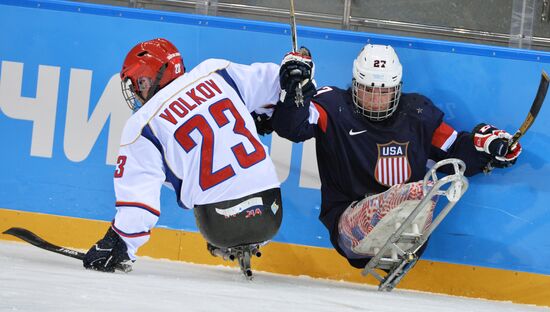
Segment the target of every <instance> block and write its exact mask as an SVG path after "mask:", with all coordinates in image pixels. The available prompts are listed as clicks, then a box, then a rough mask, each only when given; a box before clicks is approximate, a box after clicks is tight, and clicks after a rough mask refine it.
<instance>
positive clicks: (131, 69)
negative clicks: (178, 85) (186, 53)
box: [120, 38, 185, 111]
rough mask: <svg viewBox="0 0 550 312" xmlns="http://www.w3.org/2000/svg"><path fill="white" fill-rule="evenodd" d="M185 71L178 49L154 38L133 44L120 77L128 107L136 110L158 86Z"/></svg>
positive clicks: (163, 84) (163, 85)
mask: <svg viewBox="0 0 550 312" xmlns="http://www.w3.org/2000/svg"><path fill="white" fill-rule="evenodd" d="M184 73H185V66H184V65H183V60H182V58H181V55H180V53H179V51H178V49H177V48H176V47H175V46H174V45H173V44H172V43H171V42H170V41H168V40H166V39H162V38H158V39H153V40H148V41H145V42H141V43H139V44H137V45H136V46H135V47H133V48H132V50H130V52H128V55H126V59H125V60H124V64H122V70H121V71H120V79H121V86H122V94H123V95H124V99H125V100H126V103H128V106H129V107H130V108H131V109H132V110H133V111H137V110H138V109H139V108H140V107H141V106H143V104H145V102H147V101H148V100H149V99H150V98H151V97H153V95H155V94H156V93H157V92H158V91H159V90H160V89H162V88H164V87H165V86H166V85H167V84H169V83H170V82H171V81H172V80H174V79H176V78H178V77H179V76H181V75H183V74H184Z"/></svg>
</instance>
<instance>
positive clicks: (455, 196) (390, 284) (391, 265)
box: [361, 158, 469, 291]
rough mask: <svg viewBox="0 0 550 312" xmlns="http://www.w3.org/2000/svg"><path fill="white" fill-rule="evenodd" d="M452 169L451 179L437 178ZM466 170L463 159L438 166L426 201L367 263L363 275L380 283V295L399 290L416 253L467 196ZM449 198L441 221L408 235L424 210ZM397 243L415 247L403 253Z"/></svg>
mask: <svg viewBox="0 0 550 312" xmlns="http://www.w3.org/2000/svg"><path fill="white" fill-rule="evenodd" d="M445 165H452V166H453V169H454V174H451V175H447V176H445V177H443V178H438V177H437V169H438V168H440V167H442V166H445ZM465 170H466V164H464V162H463V161H462V160H460V159H456V158H449V159H445V160H442V161H440V162H438V163H436V164H435V165H434V166H433V167H432V168H431V169H430V170H429V171H428V172H427V173H426V175H425V176H424V184H423V192H424V194H426V195H425V196H424V198H423V199H422V200H421V201H420V203H418V205H417V206H416V208H414V210H413V211H412V213H411V214H410V215H409V216H408V217H407V218H406V219H405V221H403V223H402V224H401V226H399V228H398V229H397V230H396V231H395V232H394V233H393V234H392V235H391V236H390V238H389V239H388V240H387V241H386V243H385V244H384V246H383V247H382V248H380V250H379V251H378V252H377V253H376V254H375V255H374V257H373V258H371V260H370V261H369V262H368V263H367V265H366V266H365V268H364V269H363V271H362V272H361V274H362V275H363V276H368V275H369V274H372V276H374V277H375V278H376V279H377V280H378V281H379V282H380V284H379V286H378V290H379V291H392V290H393V288H395V286H397V284H398V283H399V282H400V281H401V279H402V278H403V277H404V276H405V274H406V273H407V272H408V271H409V270H410V269H412V268H413V267H414V265H415V264H416V262H417V261H418V256H417V255H416V252H418V250H419V249H420V248H421V247H422V246H423V245H424V243H425V242H426V241H427V240H428V238H429V237H430V235H431V234H432V232H433V231H434V230H435V229H436V228H437V226H438V225H439V224H440V223H441V221H443V219H444V218H445V217H446V216H447V214H448V213H449V212H450V211H451V209H452V208H453V207H454V205H455V204H456V203H457V202H458V200H459V199H460V198H461V197H462V195H464V193H465V192H466V190H467V189H468V186H469V184H468V179H466V177H464V171H465ZM430 180H431V181H433V187H432V189H431V190H429V191H428V192H426V191H427V188H428V182H429V181H430ZM449 183H450V186H449V187H448V188H447V189H446V190H442V189H441V188H442V187H443V186H444V185H446V184H449ZM440 195H445V197H446V198H447V200H448V203H447V204H446V205H445V207H444V208H443V209H442V210H441V212H440V213H439V214H438V215H437V217H436V218H435V219H434V220H433V222H432V223H431V224H430V226H429V227H428V229H427V230H426V231H425V232H424V233H421V234H414V233H405V230H406V228H407V227H410V225H411V223H412V222H413V220H414V218H416V216H417V215H418V214H419V213H420V212H421V211H422V208H424V207H427V204H428V202H429V201H430V200H431V199H432V198H433V197H434V196H440ZM397 243H413V246H412V247H411V248H409V249H408V250H402V249H401V248H400V247H399V246H398V245H397ZM389 251H390V252H391V251H394V252H396V253H397V258H393V257H392V258H384V255H385V254H387V252H389ZM375 269H383V270H386V272H388V274H387V275H386V276H385V277H382V276H380V274H378V273H377V272H376V271H375Z"/></svg>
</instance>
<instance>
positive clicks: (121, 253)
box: [82, 228, 132, 272]
mask: <svg viewBox="0 0 550 312" xmlns="http://www.w3.org/2000/svg"><path fill="white" fill-rule="evenodd" d="M82 262H83V264H84V267H85V268H86V269H92V270H97V271H102V272H114V271H115V269H119V270H122V271H125V272H129V271H131V270H132V269H131V268H132V265H131V261H130V258H129V257H128V253H127V247H126V243H125V242H124V241H123V240H122V238H120V236H118V234H117V233H116V232H115V231H114V230H113V229H112V228H109V230H108V231H107V233H106V234H105V236H104V237H103V238H102V239H100V240H99V241H98V242H97V243H96V244H95V245H93V246H92V248H90V250H88V252H87V253H86V255H85V256H84V259H83V260H82Z"/></svg>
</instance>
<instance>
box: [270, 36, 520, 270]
mask: <svg viewBox="0 0 550 312" xmlns="http://www.w3.org/2000/svg"><path fill="white" fill-rule="evenodd" d="M304 54H307V53H304ZM312 67H313V63H312V61H311V59H310V58H309V57H305V58H304V59H300V55H296V57H295V60H294V62H292V63H287V64H283V65H282V66H281V86H282V88H283V89H284V92H283V96H282V99H281V101H282V102H279V103H278V104H277V107H276V109H275V113H274V114H273V118H272V121H273V127H274V129H275V131H276V132H277V134H279V135H280V136H282V137H285V138H287V139H289V140H292V141H294V142H300V141H304V140H307V139H310V138H315V139H316V153H317V162H318V168H319V174H320V178H321V198H322V199H321V212H320V215H319V219H320V220H321V221H322V222H323V224H324V225H325V226H326V227H327V229H328V231H329V233H330V239H331V242H332V244H333V246H334V247H335V249H336V250H337V251H338V252H339V253H340V254H341V255H343V256H344V257H346V258H347V259H348V261H349V262H350V264H352V265H353V266H354V267H357V268H363V267H364V266H365V264H366V263H367V262H368V260H369V259H370V258H371V257H372V256H373V253H365V252H363V251H361V250H360V248H358V246H357V245H358V244H360V242H361V240H363V239H365V238H366V237H367V236H368V234H369V233H370V231H371V230H372V229H373V228H374V227H375V226H376V224H377V223H378V222H379V221H380V220H381V219H382V218H384V216H385V215H386V214H387V213H389V212H390V211H391V210H392V209H393V208H395V207H397V206H398V205H399V204H400V203H401V202H403V201H407V200H418V199H421V197H422V192H421V191H420V190H421V182H416V181H420V180H422V179H423V177H424V175H425V173H426V172H427V168H428V167H430V166H431V165H433V164H434V163H435V162H437V161H439V160H442V159H447V158H459V159H461V160H463V161H464V162H465V163H466V166H467V170H466V172H465V175H466V176H471V175H474V174H477V173H480V172H482V171H483V169H484V168H485V167H486V166H487V164H488V162H489V161H492V163H493V165H495V166H496V167H508V166H510V165H512V164H514V162H515V161H516V158H517V157H518V155H519V154H520V152H521V146H520V145H519V144H517V145H515V146H512V147H510V148H509V147H508V140H509V139H510V138H511V136H510V135H509V134H508V133H506V132H505V131H503V130H499V129H497V128H495V127H493V126H491V125H487V124H480V125H478V126H477V127H476V128H475V129H474V130H473V131H472V132H466V131H462V132H457V131H456V130H455V129H454V128H453V127H452V126H451V125H449V124H447V123H446V122H444V118H443V117H444V114H443V112H442V111H441V110H440V109H439V108H438V107H437V106H435V105H434V104H433V103H432V102H431V101H430V99H428V98H427V97H425V96H423V95H421V94H417V93H402V92H401V90H402V81H401V78H402V66H401V63H400V62H399V59H398V56H397V54H396V53H395V51H394V49H393V48H392V47H390V46H384V45H371V44H369V45H366V46H365V47H364V48H363V49H362V50H361V52H360V53H359V55H358V57H357V59H356V60H355V61H354V63H353V79H352V87H351V88H349V89H347V90H343V89H340V88H337V87H329V86H327V87H322V88H320V89H318V90H315V86H314V83H313V79H312V78H313V77H312V72H313V69H312ZM298 85H300V86H302V93H303V94H304V97H305V100H304V105H303V106H300V105H296V104H295V91H294V90H295V88H296V87H297V86H298ZM447 169H451V168H447ZM399 194H404V196H401V197H400V195H399ZM396 198H398V199H396ZM434 205H435V204H434ZM432 209H433V207H432ZM432 212H433V210H430V211H428V212H427V215H425V216H424V219H423V224H420V226H425V227H426V226H428V225H429V224H430V222H431V217H432V216H431V213H432Z"/></svg>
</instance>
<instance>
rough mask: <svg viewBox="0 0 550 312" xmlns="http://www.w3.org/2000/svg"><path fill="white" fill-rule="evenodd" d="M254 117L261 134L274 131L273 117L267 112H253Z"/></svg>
mask: <svg viewBox="0 0 550 312" xmlns="http://www.w3.org/2000/svg"><path fill="white" fill-rule="evenodd" d="M251 115H252V118H254V123H255V124H256V131H257V132H258V134H259V135H266V134H270V133H271V132H273V124H272V122H271V117H269V116H267V114H257V113H256V112H252V113H251Z"/></svg>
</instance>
